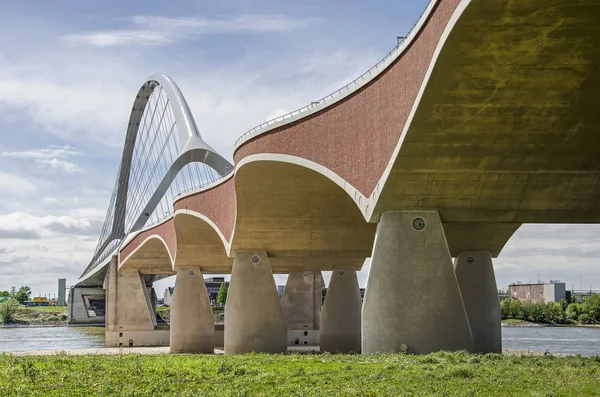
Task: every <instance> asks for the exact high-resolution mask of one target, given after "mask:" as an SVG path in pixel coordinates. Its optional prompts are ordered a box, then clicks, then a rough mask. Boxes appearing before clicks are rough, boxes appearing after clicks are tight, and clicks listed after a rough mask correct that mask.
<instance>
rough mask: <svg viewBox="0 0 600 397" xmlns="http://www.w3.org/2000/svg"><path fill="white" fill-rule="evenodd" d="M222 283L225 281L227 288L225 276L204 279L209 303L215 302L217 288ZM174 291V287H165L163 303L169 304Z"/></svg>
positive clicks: (227, 283) (219, 287)
mask: <svg viewBox="0 0 600 397" xmlns="http://www.w3.org/2000/svg"><path fill="white" fill-rule="evenodd" d="M223 283H225V285H227V288H229V281H225V277H209V278H205V279H204V284H205V285H206V292H208V299H209V300H210V303H211V305H214V304H215V303H217V295H219V289H221V284H223ZM174 292H175V287H167V288H165V294H164V299H163V301H164V305H166V306H171V302H172V300H173V293H174Z"/></svg>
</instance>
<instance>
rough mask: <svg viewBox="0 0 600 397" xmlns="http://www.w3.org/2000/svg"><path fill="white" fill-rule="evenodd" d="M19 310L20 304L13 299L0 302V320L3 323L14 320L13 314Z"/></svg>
mask: <svg viewBox="0 0 600 397" xmlns="http://www.w3.org/2000/svg"><path fill="white" fill-rule="evenodd" d="M19 310H21V305H19V302H17V301H16V300H14V299H9V300H7V301H4V302H2V303H0V322H2V323H4V324H8V323H12V322H13V321H15V316H16V315H17V313H18V312H19Z"/></svg>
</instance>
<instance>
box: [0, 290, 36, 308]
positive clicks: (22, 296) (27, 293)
mask: <svg viewBox="0 0 600 397" xmlns="http://www.w3.org/2000/svg"><path fill="white" fill-rule="evenodd" d="M0 296H7V297H9V298H12V299H14V300H16V301H17V302H19V303H20V304H21V305H22V304H23V303H25V301H27V300H29V299H30V298H31V288H30V287H28V286H27V285H24V286H22V287H21V288H19V289H17V287H12V288H11V290H10V291H0Z"/></svg>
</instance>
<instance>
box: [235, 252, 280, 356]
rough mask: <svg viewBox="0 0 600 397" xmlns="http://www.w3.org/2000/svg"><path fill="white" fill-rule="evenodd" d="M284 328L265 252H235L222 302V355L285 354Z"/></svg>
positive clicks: (275, 287) (275, 288)
mask: <svg viewBox="0 0 600 397" xmlns="http://www.w3.org/2000/svg"><path fill="white" fill-rule="evenodd" d="M286 340H287V326H286V324H285V318H284V317H283V310H282V309H281V303H280V301H279V295H278V294H277V286H276V284H275V279H274V278H273V273H272V272H271V267H270V265H269V258H268V256H267V253H266V252H265V251H238V252H237V253H236V254H235V258H234V260H233V268H232V272H231V282H230V284H229V291H228V293H227V302H226V303H225V354H239V353H248V352H266V353H281V352H285V351H286Z"/></svg>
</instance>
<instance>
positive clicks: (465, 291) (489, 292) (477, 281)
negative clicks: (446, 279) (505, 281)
mask: <svg viewBox="0 0 600 397" xmlns="http://www.w3.org/2000/svg"><path fill="white" fill-rule="evenodd" d="M454 271H455V273H456V279H457V280H458V285H459V288H460V292H461V295H462V298H463V302H464V304H465V310H466V312H467V318H468V319H469V324H470V326H471V332H472V333H473V341H474V344H475V351H476V352H477V353H501V352H502V324H501V314H500V303H499V301H498V288H497V286H496V276H495V275H494V267H493V266H492V256H491V255H490V253H489V252H482V251H472V252H469V251H465V252H461V253H460V254H459V255H458V257H456V259H455V261H454Z"/></svg>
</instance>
